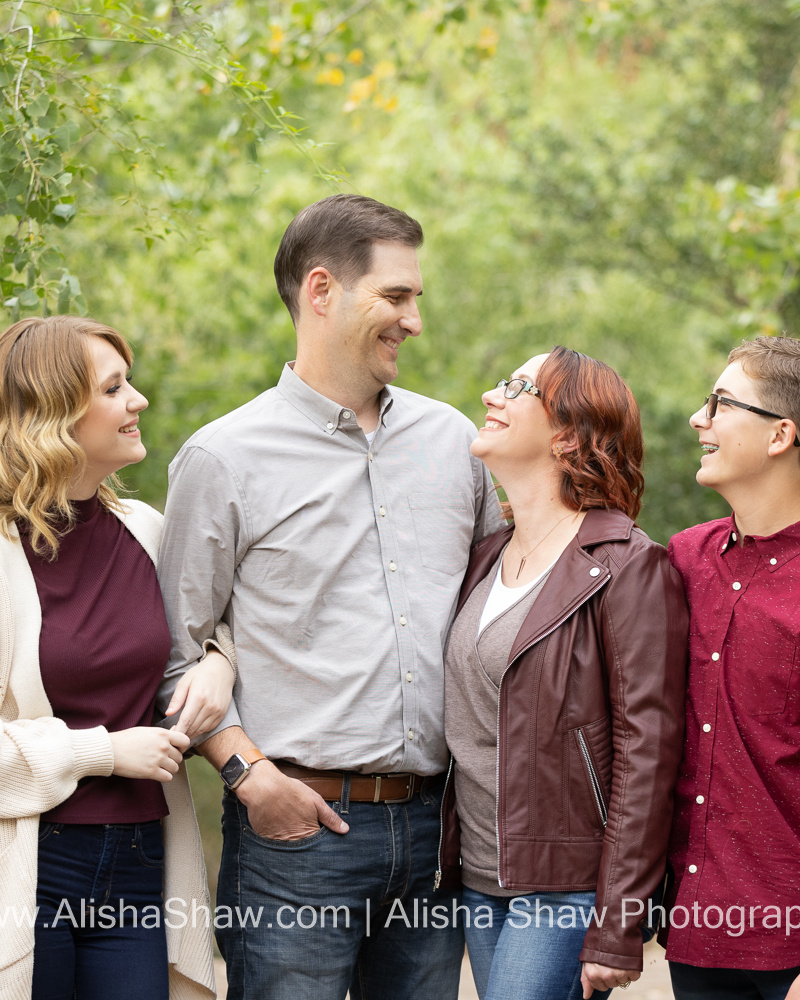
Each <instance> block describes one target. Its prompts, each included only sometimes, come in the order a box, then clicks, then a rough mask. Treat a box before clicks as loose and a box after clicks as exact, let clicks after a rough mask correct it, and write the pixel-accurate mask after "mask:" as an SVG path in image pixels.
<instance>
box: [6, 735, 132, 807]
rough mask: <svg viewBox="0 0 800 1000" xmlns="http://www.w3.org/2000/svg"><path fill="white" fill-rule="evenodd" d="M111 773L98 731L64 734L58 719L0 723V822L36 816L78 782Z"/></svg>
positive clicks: (104, 738) (109, 753)
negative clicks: (0, 820)
mask: <svg viewBox="0 0 800 1000" xmlns="http://www.w3.org/2000/svg"><path fill="white" fill-rule="evenodd" d="M113 769H114V752H113V750H112V747H111V738H110V736H109V734H108V731H107V730H106V729H105V728H104V727H103V726H97V727H96V728H94V729H68V728H67V726H66V724H65V723H64V722H62V721H61V719H54V718H52V717H47V716H45V717H43V718H40V719H21V720H19V721H16V722H4V721H0V818H1V819H20V818H21V817H23V816H36V815H38V814H39V813H41V812H46V811H47V810H48V809H52V808H53V807H54V806H57V805H58V804H59V803H61V802H63V801H64V800H65V799H68V798H69V796H70V795H72V793H73V792H74V791H75V788H76V786H77V784H78V782H79V781H80V779H81V778H84V777H86V776H87V775H100V776H102V777H106V776H108V775H109V774H111V772H112V771H113Z"/></svg>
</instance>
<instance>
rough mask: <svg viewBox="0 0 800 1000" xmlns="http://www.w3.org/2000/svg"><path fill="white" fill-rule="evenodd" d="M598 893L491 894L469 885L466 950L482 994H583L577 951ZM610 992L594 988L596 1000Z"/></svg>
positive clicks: (542, 997) (507, 999) (566, 999)
mask: <svg viewBox="0 0 800 1000" xmlns="http://www.w3.org/2000/svg"><path fill="white" fill-rule="evenodd" d="M594 897H595V894H594V893H593V892H538V893H531V894H530V895H524V896H513V897H507V896H487V895H486V894H485V893H482V892H476V891H475V890H474V889H468V888H467V887H466V886H465V887H464V892H463V900H464V905H465V906H466V907H467V909H468V910H469V915H470V920H469V924H468V926H467V927H466V936H467V951H468V952H469V960H470V964H471V965H472V974H473V976H474V977H475V987H476V989H477V991H478V996H479V997H480V998H481V1000H580V998H581V997H582V996H583V989H582V987H581V970H582V965H581V963H580V962H579V961H578V955H579V954H580V952H581V948H582V947H583V939H584V937H585V936H586V930H587V927H588V925H589V924H590V923H591V908H592V907H593V906H594ZM537 907H538V908H537ZM570 924H574V925H575V926H570ZM560 925H561V926H560ZM610 992H611V990H607V991H605V992H604V993H598V992H597V990H595V992H594V993H593V994H592V1000H603V998H604V997H607V996H608V995H609V993H610Z"/></svg>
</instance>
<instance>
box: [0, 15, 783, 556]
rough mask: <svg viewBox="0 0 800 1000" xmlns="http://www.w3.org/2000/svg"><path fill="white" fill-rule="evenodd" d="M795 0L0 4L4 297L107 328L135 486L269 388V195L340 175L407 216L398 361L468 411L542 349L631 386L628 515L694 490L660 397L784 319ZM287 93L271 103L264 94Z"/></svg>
mask: <svg viewBox="0 0 800 1000" xmlns="http://www.w3.org/2000/svg"><path fill="white" fill-rule="evenodd" d="M798 9H800V5H799V4H798V3H797V2H796V0H763V2H760V3H758V4H752V3H750V2H749V0H732V2H731V3H727V4H719V3H717V2H712V0H693V2H690V0H659V2H656V0H550V2H549V3H543V2H542V3H538V2H534V0H517V2H503V3H499V2H492V0H467V2H457V0H384V2H380V3H378V2H374V0H373V2H369V0H349V2H348V0H336V2H321V0H306V2H278V0H247V2H245V0H227V2H226V0H223V2H219V3H215V4H199V3H186V2H173V3H169V2H161V0H147V2H137V3H128V4H123V3H117V2H111V0H85V2H76V0H63V3H62V4H61V5H56V4H50V3H43V2H36V0H25V2H20V0H15V2H14V3H0V16H2V17H3V18H4V19H5V20H4V22H3V29H4V30H3V38H2V50H0V51H2V61H0V74H2V75H0V83H1V84H2V90H3V115H4V135H3V140H2V147H0V198H2V203H3V213H4V216H3V226H4V236H5V246H4V256H3V262H2V267H1V269H0V279H1V280H2V282H3V286H2V288H3V294H4V301H5V303H6V309H7V312H8V315H9V317H11V318H13V317H14V316H16V315H18V314H25V313H27V312H37V311H39V312H40V311H47V310H50V311H53V310H56V309H58V310H61V311H63V310H65V309H67V308H68V309H71V310H77V311H81V312H83V311H88V312H90V313H91V314H92V315H96V316H98V317H100V318H102V319H104V320H106V321H109V322H112V323H113V324H115V325H116V326H118V327H120V328H121V329H122V330H123V331H124V332H125V333H126V334H128V335H129V336H130V337H131V338H132V339H133V341H134V343H135V345H136V348H137V357H138V362H137V372H136V377H137V381H138V384H139V386H140V387H141V388H142V389H143V391H144V392H145V393H146V395H148V397H149V398H150V400H151V410H150V414H149V415H147V416H146V417H145V423H144V426H145V431H146V434H145V437H146V441H147V444H148V447H149V450H150V457H149V459H148V461H147V462H146V463H144V464H143V465H141V466H139V467H137V468H135V469H132V470H130V472H129V474H128V480H129V482H130V483H132V484H133V485H134V486H135V487H136V488H137V489H138V490H139V493H140V495H141V496H142V497H143V498H145V499H148V500H151V501H153V502H156V503H160V502H162V500H163V497H164V494H165V489H166V465H167V463H168V461H169V459H170V458H171V456H172V455H173V454H174V452H175V451H176V450H177V448H178V447H179V445H180V443H181V442H182V441H183V440H184V439H185V438H186V437H187V436H188V434H189V433H191V431H192V430H194V429H195V428H196V427H197V426H199V425H200V424H202V423H204V422H206V421H208V420H210V419H213V418H214V417H215V416H218V415H219V414H221V413H223V412H225V411H226V410H228V409H230V408H232V407H233V406H236V405H238V404H239V403H241V402H243V401H245V400H246V399H248V398H250V397H252V396H253V395H255V394H256V393H258V392H260V391H262V390H263V389H264V388H266V387H268V386H269V385H272V384H274V382H275V381H276V380H277V378H278V376H279V374H280V369H281V366H282V364H283V362H284V361H285V360H286V359H287V358H289V357H291V356H292V354H293V331H292V327H291V323H290V321H289V318H288V315H287V314H286V312H285V310H284V308H283V306H282V304H281V302H280V300H279V299H278V296H277V293H276V292H275V290H274V283H273V279H272V273H271V270H272V267H271V265H272V259H273V256H274V252H275V248H276V246H277V242H278V240H279V238H280V235H281V233H282V231H283V229H284V228H285V226H286V225H287V224H288V222H289V220H290V219H291V218H292V216H293V215H294V214H295V212H296V211H297V210H298V209H299V208H300V207H302V206H303V205H304V204H306V203H307V202H309V201H312V200H315V199H317V198H320V197H324V196H325V195H327V194H329V193H331V192H332V191H334V190H338V189H340V188H344V189H345V190H357V191H360V192H362V193H365V194H370V195H372V196H374V197H377V198H381V199H383V200H386V201H390V202H393V203H395V204H398V205H401V206H402V207H404V208H406V209H407V210H408V211H410V212H411V213H412V214H415V215H416V216H417V217H418V218H419V219H420V220H421V221H422V223H423V225H424V228H425V232H426V248H425V249H424V251H423V273H424V277H425V282H426V292H425V298H424V305H423V318H424V320H425V327H426V329H425V334H424V335H423V337H422V338H420V339H419V340H418V341H415V342H414V343H408V344H406V345H405V347H404V350H403V359H404V365H403V366H401V381H402V383H403V384H405V385H407V386H409V387H410V388H414V389H417V390H419V391H422V392H426V393H429V394H431V395H437V396H439V397H441V398H444V399H447V400H448V401H449V402H451V403H453V404H454V405H456V406H458V407H459V408H461V409H462V410H464V411H465V412H468V413H469V414H470V415H471V416H472V417H473V418H475V419H480V418H481V414H482V408H481V404H480V394H481V391H482V390H483V389H484V388H485V387H486V385H487V384H488V383H490V382H492V381H494V380H496V378H498V377H499V376H500V375H503V374H507V372H508V371H509V370H510V369H511V368H513V367H514V366H516V365H518V364H519V363H521V362H522V361H524V360H525V359H526V358H527V357H529V356H530V355H531V354H534V353H537V352H539V351H542V350H547V349H548V348H549V347H550V346H552V345H553V344H554V343H566V344H567V345H569V346H573V347H576V348H578V349H581V350H585V351H588V352H590V353H592V354H595V355H596V356H598V357H601V358H603V359H605V360H607V361H609V362H610V363H611V364H613V365H614V366H615V367H617V368H618V369H619V370H620V372H621V373H622V374H623V375H624V376H625V377H626V378H627V379H628V381H629V382H630V384H631V386H632V388H633V389H634V392H635V393H636V395H637V398H638V400H639V403H640V406H641V409H642V413H643V418H644V425H645V431H646V443H647V453H648V465H647V481H648V489H647V494H646V505H645V509H644V512H643V515H642V524H643V526H644V527H646V528H647V529H648V530H649V531H650V532H651V533H652V534H654V536H655V537H657V538H659V539H661V540H665V539H666V538H667V537H668V536H669V535H670V534H671V533H672V532H674V531H676V530H679V529H680V528H682V527H684V526H685V525H687V524H689V523H692V522H694V521H697V520H700V519H703V518H707V517H711V516H714V515H715V514H717V513H719V512H721V511H722V510H723V509H724V508H723V507H722V506H721V505H720V503H719V502H718V501H717V500H716V498H715V497H714V496H713V495H712V494H709V493H708V492H707V491H705V492H704V491H701V490H700V489H699V488H698V487H696V485H695V484H694V477H693V473H694V470H695V468H696V460H697V453H696V450H693V449H694V446H693V441H694V435H693V433H692V432H691V431H690V430H689V428H688V426H687V423H686V418H687V416H688V414H689V413H690V412H692V411H693V410H694V409H696V408H697V405H698V404H699V402H700V401H702V396H703V395H704V394H705V393H706V392H707V391H708V388H709V384H710V382H711V380H712V379H713V377H714V375H715V374H716V372H717V370H718V369H720V368H721V367H722V365H723V362H724V355H725V353H726V352H727V350H728V349H729V348H730V347H731V346H733V344H734V343H736V342H737V341H738V339H740V338H741V337H742V336H749V335H753V334H755V333H759V332H767V333H771V332H778V331H779V330H781V329H783V328H787V329H789V331H790V332H792V331H794V330H795V325H794V323H795V319H794V317H795V313H796V311H797V309H798V305H797V302H798V300H799V299H798V296H799V295H800V293H798V280H799V276H798V274H797V264H796V244H797V235H798V192H799V191H800V187H799V186H798V163H800V160H798V130H800V125H798V121H800V115H798V114H797V111H798V107H797V105H798V100H797V92H796V91H797V81H798V75H797V68H796V67H797V54H798V47H799V46H800V21H799V20H798ZM285 109H289V111H287V110H285Z"/></svg>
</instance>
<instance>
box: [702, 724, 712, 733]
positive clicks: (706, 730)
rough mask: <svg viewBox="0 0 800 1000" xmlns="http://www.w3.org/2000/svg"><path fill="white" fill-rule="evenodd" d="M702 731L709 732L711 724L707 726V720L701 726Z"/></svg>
mask: <svg viewBox="0 0 800 1000" xmlns="http://www.w3.org/2000/svg"><path fill="white" fill-rule="evenodd" d="M703 732H704V733H710V732H711V726H709V724H708V723H707V722H706V723H705V725H704V726H703Z"/></svg>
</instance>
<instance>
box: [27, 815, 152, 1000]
mask: <svg viewBox="0 0 800 1000" xmlns="http://www.w3.org/2000/svg"><path fill="white" fill-rule="evenodd" d="M163 865H164V846H163V841H162V837H161V823H160V822H159V821H158V820H156V821H154V822H151V823H137V824H125V825H119V826H115V825H107V826H106V825H101V824H91V825H79V824H72V823H42V824H41V825H40V828H39V877H38V888H37V894H36V905H37V907H38V912H37V917H36V927H35V935H36V944H35V948H34V953H33V991H32V994H31V997H32V1000H73V998H74V1000H108V998H109V997H113V998H114V1000H142V998H145V997H146V998H147V1000H168V995H169V987H168V966H167V944H166V934H165V929H164V915H163V912H162V905H161V884H162V870H163Z"/></svg>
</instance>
